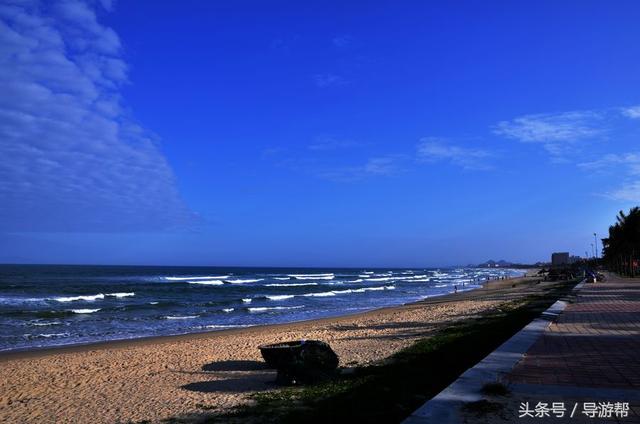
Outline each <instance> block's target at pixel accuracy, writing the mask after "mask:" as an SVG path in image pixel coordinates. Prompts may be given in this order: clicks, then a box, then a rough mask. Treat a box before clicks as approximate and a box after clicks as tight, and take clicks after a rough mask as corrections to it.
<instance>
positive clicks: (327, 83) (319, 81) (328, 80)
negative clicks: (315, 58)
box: [313, 74, 347, 88]
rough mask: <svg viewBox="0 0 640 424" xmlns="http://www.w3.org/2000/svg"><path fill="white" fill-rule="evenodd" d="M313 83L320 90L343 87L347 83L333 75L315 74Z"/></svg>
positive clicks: (338, 76)
mask: <svg viewBox="0 0 640 424" xmlns="http://www.w3.org/2000/svg"><path fill="white" fill-rule="evenodd" d="M313 81H314V83H315V84H316V85H317V86H318V87H320V88H324V87H333V86H337V85H344V84H346V83H347V81H346V80H345V79H344V78H342V77H341V76H340V75H335V74H315V75H314V76H313Z"/></svg>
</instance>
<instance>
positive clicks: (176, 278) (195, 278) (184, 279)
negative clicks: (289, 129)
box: [164, 275, 230, 281]
mask: <svg viewBox="0 0 640 424" xmlns="http://www.w3.org/2000/svg"><path fill="white" fill-rule="evenodd" d="M229 277H230V275H207V276H201V277H164V279H165V280H169V281H191V280H224V279H225V278H229Z"/></svg>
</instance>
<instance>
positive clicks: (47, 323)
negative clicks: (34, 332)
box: [29, 321, 62, 327]
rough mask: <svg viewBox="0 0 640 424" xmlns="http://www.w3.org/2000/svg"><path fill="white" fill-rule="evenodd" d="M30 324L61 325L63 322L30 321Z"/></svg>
mask: <svg viewBox="0 0 640 424" xmlns="http://www.w3.org/2000/svg"><path fill="white" fill-rule="evenodd" d="M29 324H30V325H35V326H37V327H46V326H49V325H60V324H62V323H61V322H60V321H49V322H30V323H29Z"/></svg>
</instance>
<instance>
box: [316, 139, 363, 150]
mask: <svg viewBox="0 0 640 424" xmlns="http://www.w3.org/2000/svg"><path fill="white" fill-rule="evenodd" d="M358 145H359V143H357V142H355V141H352V140H347V139H343V138H336V137H332V136H319V137H316V138H315V140H314V141H313V142H312V143H311V144H309V145H308V146H307V148H308V149H309V150H318V151H321V150H338V149H346V148H349V147H355V146H358Z"/></svg>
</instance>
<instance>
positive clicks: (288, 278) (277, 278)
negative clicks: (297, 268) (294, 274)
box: [273, 277, 291, 280]
mask: <svg viewBox="0 0 640 424" xmlns="http://www.w3.org/2000/svg"><path fill="white" fill-rule="evenodd" d="M273 279H274V280H291V277H273Z"/></svg>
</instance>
